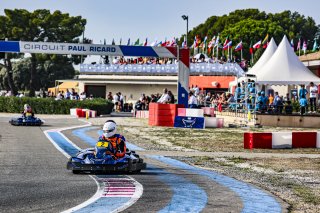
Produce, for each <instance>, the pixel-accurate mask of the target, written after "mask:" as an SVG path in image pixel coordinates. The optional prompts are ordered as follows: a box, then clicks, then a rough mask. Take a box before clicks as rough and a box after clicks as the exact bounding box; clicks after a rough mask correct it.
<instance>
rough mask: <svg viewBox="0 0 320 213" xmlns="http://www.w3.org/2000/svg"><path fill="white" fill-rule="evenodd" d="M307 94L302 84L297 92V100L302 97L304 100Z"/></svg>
mask: <svg viewBox="0 0 320 213" xmlns="http://www.w3.org/2000/svg"><path fill="white" fill-rule="evenodd" d="M307 94H308V90H306V88H305V86H304V84H302V85H301V88H300V90H299V98H301V97H302V96H304V98H306V97H307Z"/></svg>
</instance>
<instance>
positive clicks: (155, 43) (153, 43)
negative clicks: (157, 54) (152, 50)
mask: <svg viewBox="0 0 320 213" xmlns="http://www.w3.org/2000/svg"><path fill="white" fill-rule="evenodd" d="M149 46H151V47H155V46H158V40H157V39H156V40H154V42H152V43H151V44H150V45H149Z"/></svg>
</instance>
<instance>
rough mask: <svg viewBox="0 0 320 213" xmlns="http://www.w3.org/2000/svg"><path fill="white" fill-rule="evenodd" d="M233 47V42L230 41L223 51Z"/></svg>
mask: <svg viewBox="0 0 320 213" xmlns="http://www.w3.org/2000/svg"><path fill="white" fill-rule="evenodd" d="M231 47H232V41H229V42H228V43H227V44H226V45H224V46H223V50H227V49H228V48H231Z"/></svg>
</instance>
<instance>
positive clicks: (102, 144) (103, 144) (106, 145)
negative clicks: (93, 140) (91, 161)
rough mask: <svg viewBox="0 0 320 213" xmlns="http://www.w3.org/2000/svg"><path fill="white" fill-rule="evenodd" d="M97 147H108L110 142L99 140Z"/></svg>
mask: <svg viewBox="0 0 320 213" xmlns="http://www.w3.org/2000/svg"><path fill="white" fill-rule="evenodd" d="M96 146H97V147H108V146H109V142H106V141H99V142H98V143H97V144H96Z"/></svg>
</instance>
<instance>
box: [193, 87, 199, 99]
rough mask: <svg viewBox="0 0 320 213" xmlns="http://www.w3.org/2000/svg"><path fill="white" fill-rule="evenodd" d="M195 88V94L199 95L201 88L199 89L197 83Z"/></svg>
mask: <svg viewBox="0 0 320 213" xmlns="http://www.w3.org/2000/svg"><path fill="white" fill-rule="evenodd" d="M193 90H194V95H195V96H198V95H199V93H200V89H199V87H198V85H196V86H195V87H194V88H193Z"/></svg>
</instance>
